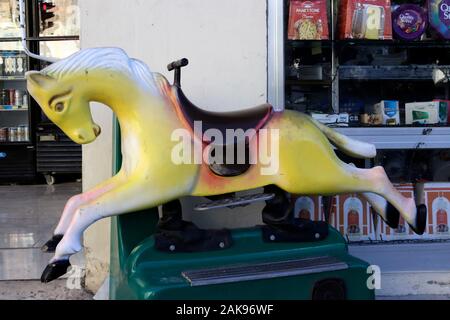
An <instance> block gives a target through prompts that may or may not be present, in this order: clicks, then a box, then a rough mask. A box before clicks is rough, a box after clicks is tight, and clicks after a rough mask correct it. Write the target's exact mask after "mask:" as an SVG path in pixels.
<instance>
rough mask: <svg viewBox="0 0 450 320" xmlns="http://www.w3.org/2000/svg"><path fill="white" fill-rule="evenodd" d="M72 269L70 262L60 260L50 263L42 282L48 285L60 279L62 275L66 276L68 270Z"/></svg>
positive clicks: (43, 273) (42, 276) (43, 274)
mask: <svg viewBox="0 0 450 320" xmlns="http://www.w3.org/2000/svg"><path fill="white" fill-rule="evenodd" d="M69 267H70V262H69V260H60V261H56V262H52V263H49V264H48V265H47V266H46V267H45V270H44V272H42V275H41V282H43V283H47V282H50V281H52V280H55V279H58V278H59V277H61V276H62V275H64V274H66V272H67V269H68V268H69Z"/></svg>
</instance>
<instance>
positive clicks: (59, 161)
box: [0, 0, 81, 184]
mask: <svg viewBox="0 0 450 320" xmlns="http://www.w3.org/2000/svg"><path fill="white" fill-rule="evenodd" d="M25 3H26V6H25V10H26V14H25V19H26V21H25V22H26V40H27V44H28V47H29V49H30V51H31V52H33V53H36V54H41V55H44V56H48V57H53V58H62V57H67V56H69V55H70V54H72V53H74V52H76V51H78V50H79V47H80V45H79V28H80V27H79V9H78V1H77V0H54V1H49V0H32V1H26V2H25ZM0 15H1V17H0V182H4V183H18V182H23V181H33V180H34V181H36V178H38V177H40V176H42V175H43V176H45V178H46V181H47V183H49V184H53V183H54V181H55V179H54V176H55V175H56V174H71V175H78V176H79V175H80V174H81V147H80V146H79V145H76V144H75V143H73V142H72V141H71V140H70V139H69V138H68V137H66V135H65V134H64V133H63V132H62V131H61V130H59V129H58V128H57V127H56V126H55V125H54V124H52V123H51V122H50V120H48V119H47V118H46V117H45V115H44V114H43V113H42V112H41V110H40V108H39V106H38V105H37V104H36V103H35V101H34V100H33V99H31V98H30V96H29V94H28V93H27V91H26V80H25V72H26V71H28V70H40V69H42V68H44V67H45V66H46V64H45V63H43V62H42V61H38V60H35V59H30V58H29V57H28V56H27V55H26V54H25V52H24V51H23V48H22V43H21V38H20V36H21V31H20V25H19V2H18V0H0Z"/></svg>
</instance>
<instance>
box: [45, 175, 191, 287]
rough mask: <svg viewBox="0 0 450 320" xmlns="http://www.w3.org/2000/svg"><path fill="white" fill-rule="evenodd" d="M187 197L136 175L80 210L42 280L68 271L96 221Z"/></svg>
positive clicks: (75, 214)
mask: <svg viewBox="0 0 450 320" xmlns="http://www.w3.org/2000/svg"><path fill="white" fill-rule="evenodd" d="M184 195H185V194H173V192H171V191H170V190H167V191H166V192H164V190H161V188H155V187H154V186H153V185H150V183H149V182H148V180H145V181H143V180H141V179H139V178H138V177H136V176H135V177H130V178H129V179H128V180H127V181H126V182H124V183H123V184H122V185H120V186H117V187H115V188H113V189H111V190H109V191H108V192H106V193H104V194H102V195H101V196H99V197H98V198H96V199H94V200H91V201H89V202H88V203H87V204H85V205H83V206H81V207H79V208H78V209H77V210H76V211H75V213H74V215H73V218H72V221H71V222H70V225H69V227H68V228H67V230H66V232H65V234H64V236H63V238H62V240H61V242H60V243H59V244H58V245H57V247H56V250H55V255H54V257H53V258H52V259H51V260H50V263H49V264H48V265H47V267H46V268H45V270H44V272H43V274H42V276H41V281H42V282H49V281H52V280H54V279H57V278H59V277H60V276H62V275H63V274H65V273H66V272H67V269H68V268H69V266H70V262H69V258H70V256H71V255H73V254H75V253H77V252H78V251H80V250H81V249H82V235H83V232H84V231H85V230H86V229H87V228H88V227H89V226H90V225H91V224H93V223H94V222H96V221H97V220H100V219H102V218H106V217H111V216H115V215H120V214H124V213H128V212H132V211H137V210H142V209H145V208H151V207H155V206H158V205H160V204H163V203H165V202H167V201H169V200H172V199H175V198H179V197H181V196H184Z"/></svg>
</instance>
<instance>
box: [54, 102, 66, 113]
mask: <svg viewBox="0 0 450 320" xmlns="http://www.w3.org/2000/svg"><path fill="white" fill-rule="evenodd" d="M63 110H64V103H62V102H58V103H57V104H56V105H55V111H56V112H62V111H63Z"/></svg>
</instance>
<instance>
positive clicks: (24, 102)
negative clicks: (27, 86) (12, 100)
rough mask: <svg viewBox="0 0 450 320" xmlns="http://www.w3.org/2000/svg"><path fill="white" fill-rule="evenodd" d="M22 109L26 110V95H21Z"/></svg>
mask: <svg viewBox="0 0 450 320" xmlns="http://www.w3.org/2000/svg"><path fill="white" fill-rule="evenodd" d="M22 107H23V108H28V95H27V94H23V95H22Z"/></svg>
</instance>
